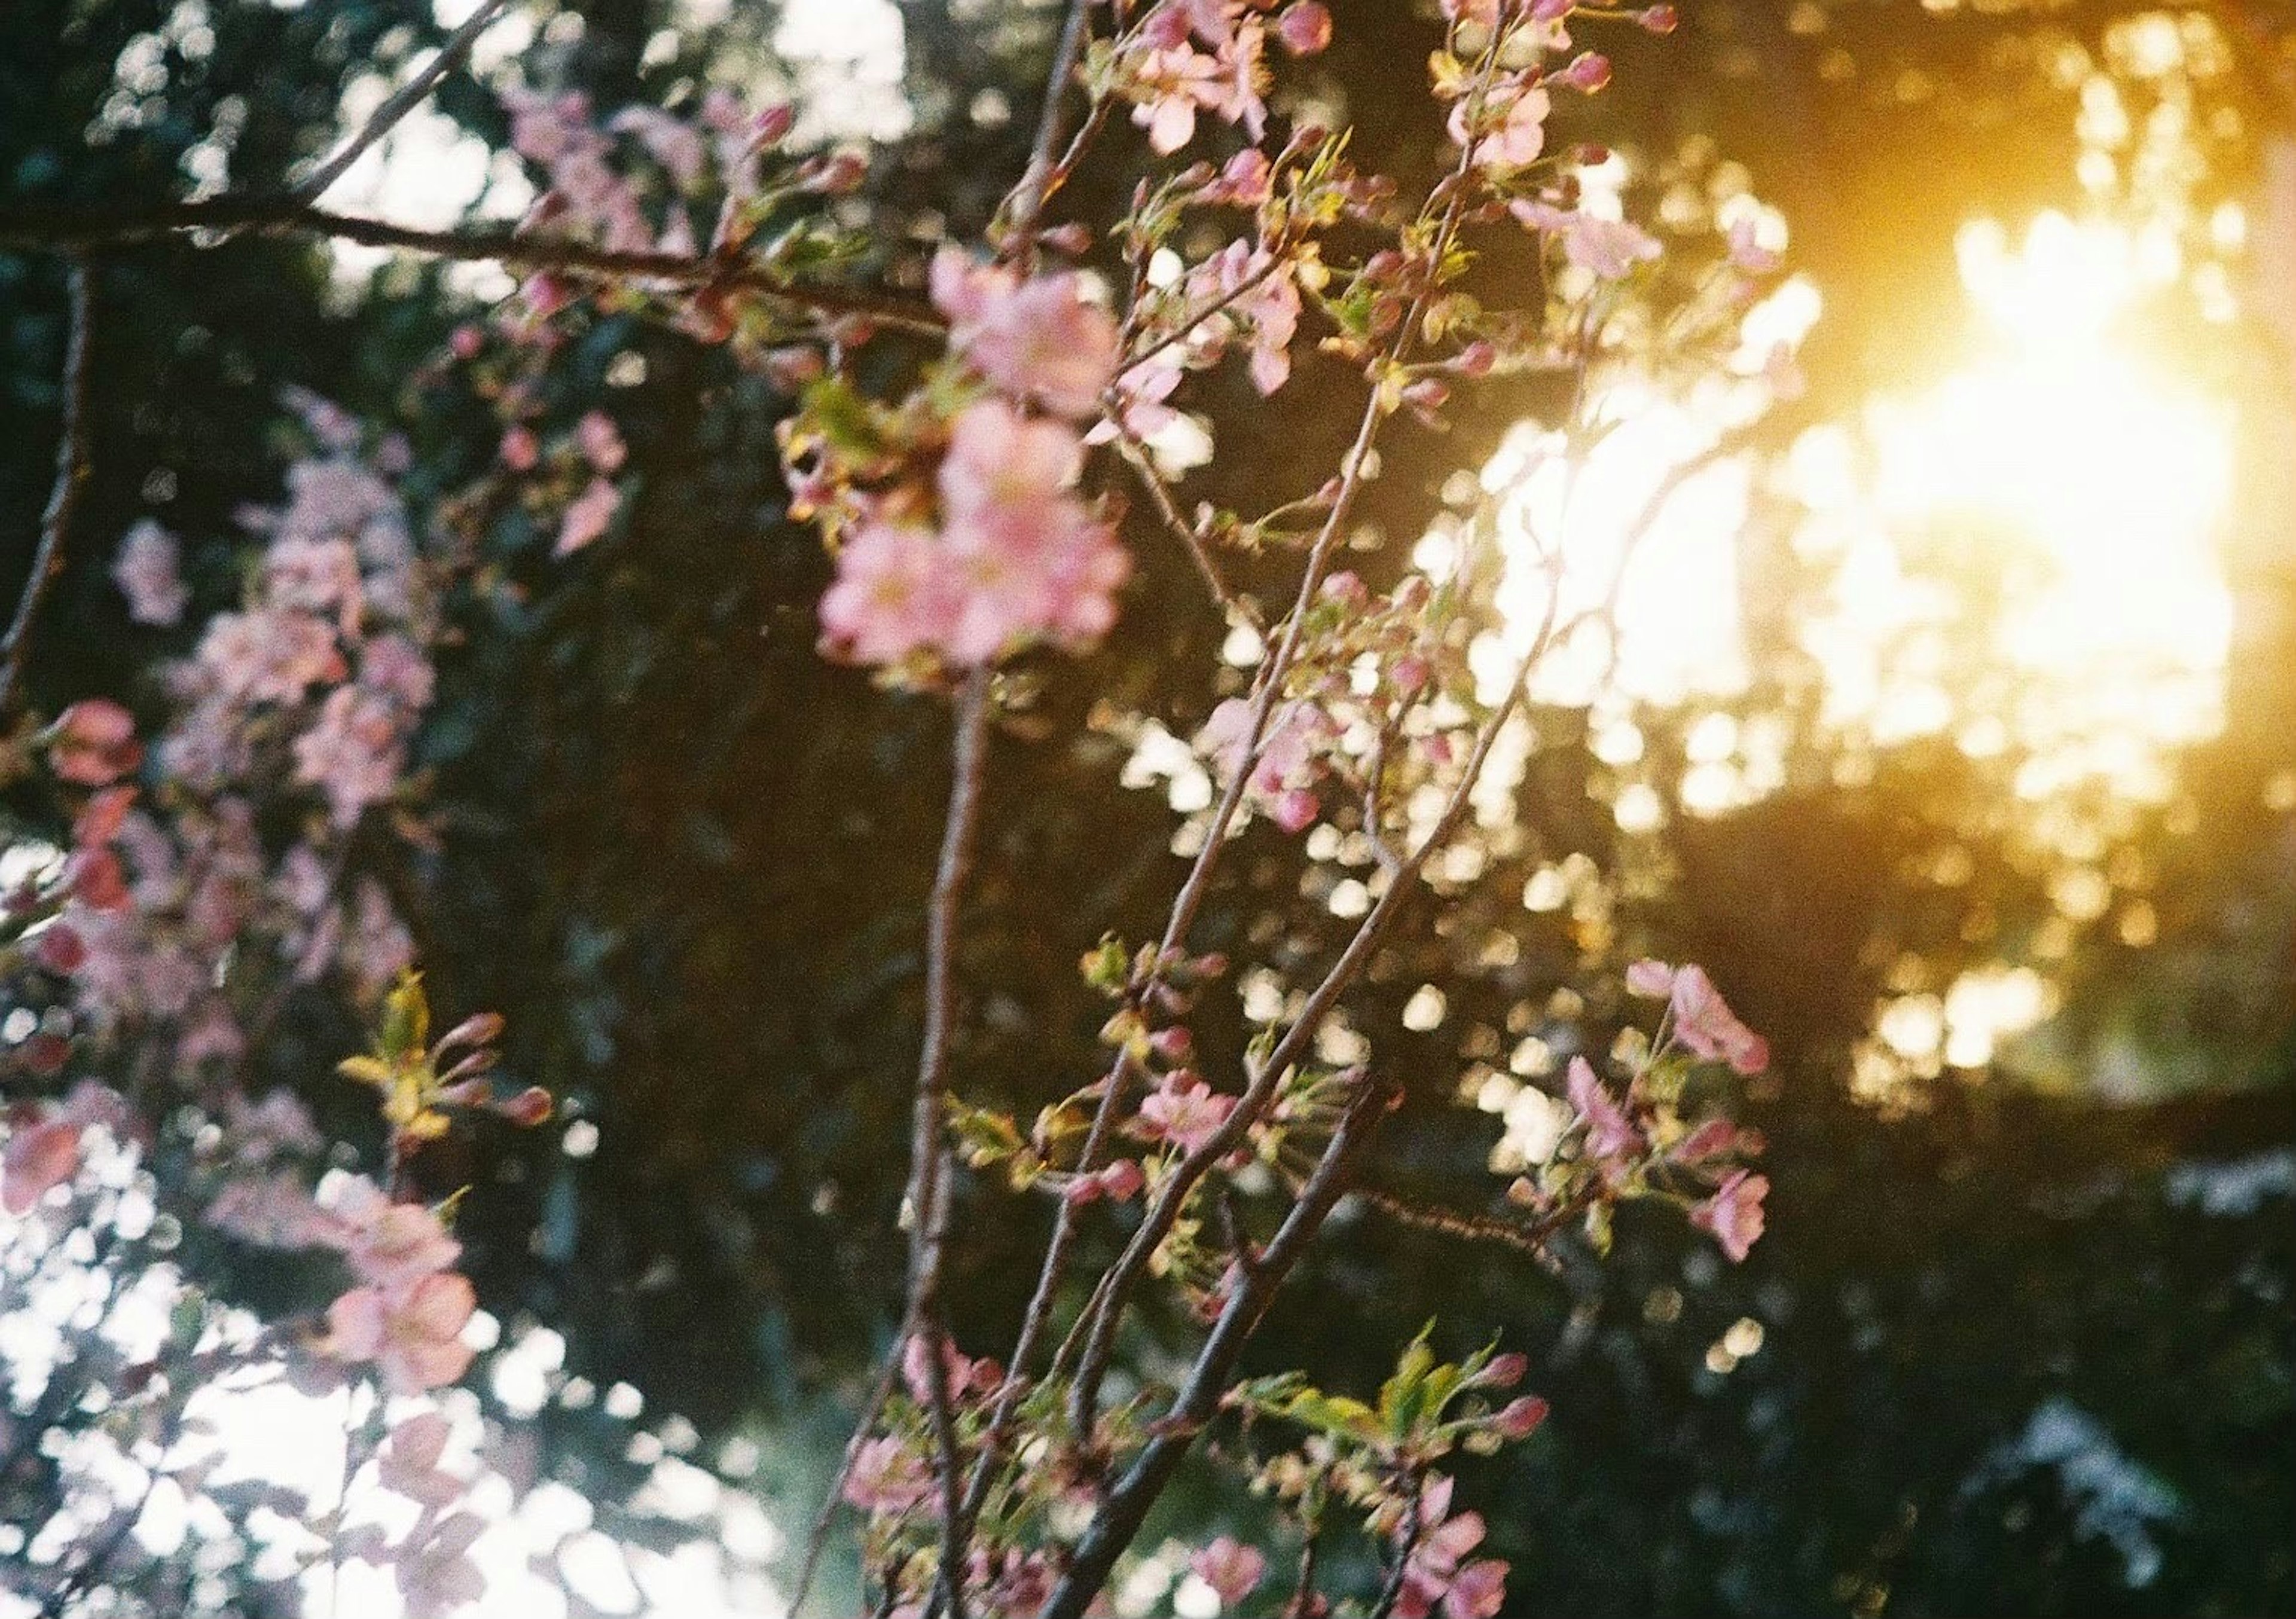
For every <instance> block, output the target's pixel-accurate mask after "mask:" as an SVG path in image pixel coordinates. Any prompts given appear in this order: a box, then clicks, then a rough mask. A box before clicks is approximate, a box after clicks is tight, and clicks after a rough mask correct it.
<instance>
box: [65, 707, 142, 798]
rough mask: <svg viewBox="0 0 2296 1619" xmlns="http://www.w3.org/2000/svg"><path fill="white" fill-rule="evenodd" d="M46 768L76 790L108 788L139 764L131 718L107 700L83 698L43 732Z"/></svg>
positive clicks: (139, 745)
mask: <svg viewBox="0 0 2296 1619" xmlns="http://www.w3.org/2000/svg"><path fill="white" fill-rule="evenodd" d="M47 742H48V765H49V768H51V769H52V770H53V771H54V772H55V773H56V775H57V777H58V778H59V779H60V780H62V781H70V782H71V783H72V784H73V785H75V786H78V787H109V786H110V785H111V783H112V782H114V781H118V780H119V778H120V777H122V776H124V775H126V774H127V773H128V772H129V771H132V770H134V769H135V766H136V765H139V764H141V763H142V762H143V744H142V743H140V742H138V741H137V740H135V715H132V714H130V713H128V712H127V709H125V708H123V707H120V706H119V704H118V703H115V702H113V701H112V700H111V699H109V698H103V697H90V698H83V699H80V700H79V701H78V702H76V703H74V704H73V705H72V706H71V707H69V708H67V709H65V710H64V711H63V712H62V713H61V714H60V715H57V716H56V722H55V724H53V725H51V726H50V727H49V728H48V731H47Z"/></svg>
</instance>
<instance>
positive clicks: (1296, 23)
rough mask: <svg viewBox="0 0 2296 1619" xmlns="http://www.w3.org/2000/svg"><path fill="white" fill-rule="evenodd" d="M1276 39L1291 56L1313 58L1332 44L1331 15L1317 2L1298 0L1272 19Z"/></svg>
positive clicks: (1314, 0) (1317, 0)
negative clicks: (1281, 42) (1280, 41)
mask: <svg viewBox="0 0 2296 1619" xmlns="http://www.w3.org/2000/svg"><path fill="white" fill-rule="evenodd" d="M1275 37H1276V38H1278V39H1280V40H1282V41H1283V48H1284V49H1285V50H1287V51H1289V52H1291V53H1292V55H1294V56H1313V55H1315V54H1316V53H1317V52H1319V51H1321V50H1323V49H1324V47H1326V46H1327V45H1330V44H1331V43H1332V13H1331V12H1328V11H1325V10H1324V7H1323V6H1322V4H1319V0H1300V4H1297V5H1293V6H1291V7H1288V8H1287V9H1286V10H1285V11H1284V12H1283V15H1282V16H1281V17H1278V18H1277V19H1276V20H1275Z"/></svg>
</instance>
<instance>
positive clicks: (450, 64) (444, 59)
mask: <svg viewBox="0 0 2296 1619" xmlns="http://www.w3.org/2000/svg"><path fill="white" fill-rule="evenodd" d="M509 4H510V0H486V4H483V5H481V6H480V7H479V9H478V10H477V11H475V12H471V14H470V16H469V17H468V18H467V19H465V20H464V21H463V26H462V27H460V28H458V29H455V31H454V33H453V34H451V35H450V36H448V37H447V43H446V44H445V45H441V46H439V53H438V54H437V55H436V56H433V57H432V58H431V59H430V61H427V62H425V63H424V64H423V66H422V71H421V72H419V73H417V74H416V75H415V76H414V78H410V79H408V80H407V81H406V83H405V84H404V85H401V86H399V87H398V90H396V91H395V92H393V93H392V94H391V95H390V97H389V99H388V100H386V101H385V102H383V103H382V105H381V106H380V107H377V108H376V109H375V110H374V115H373V117H372V118H370V119H367V121H366V122H365V124H364V125H362V126H361V127H360V128H359V130H358V132H357V134H356V135H352V136H351V137H350V138H349V139H348V140H347V141H345V142H344V143H342V144H341V145H340V146H338V147H336V148H335V150H334V151H332V152H331V153H329V154H328V156H327V157H326V158H325V159H324V160H323V161H322V162H321V163H320V164H319V166H318V167H317V168H315V169H313V170H312V171H311V172H310V173H309V174H308V175H306V176H304V177H303V178H302V179H301V180H300V181H299V182H297V184H296V185H295V189H294V195H295V196H296V197H297V198H298V199H299V200H302V201H305V202H316V201H317V200H319V198H320V197H321V196H322V195H324V193H325V192H326V190H327V188H328V187H329V186H331V185H332V184H334V183H335V182H336V181H338V180H340V179H341V178H342V177H343V176H344V174H345V173H346V172H348V170H349V168H350V166H351V165H352V164H354V163H356V162H357V161H358V160H359V159H360V158H361V157H363V156H364V155H365V153H366V151H368V149H369V148H371V147H372V146H373V144H374V143H376V142H377V141H380V140H381V139H382V137H383V136H384V135H389V133H390V132H391V130H393V129H394V128H396V127H398V125H399V124H400V123H401V122H402V121H403V120H404V119H406V115H407V114H408V113H410V112H412V111H414V110H415V109H416V108H417V107H419V106H421V105H422V103H423V102H426V101H429V100H430V92H431V91H433V90H435V89H437V88H438V87H439V80H441V79H443V78H446V77H447V75H448V74H449V73H452V72H453V71H454V70H455V69H457V68H459V67H461V66H462V65H463V61H465V60H466V59H468V57H469V56H470V54H471V46H472V45H476V44H478V42H479V36H480V34H482V33H484V32H486V30H487V29H488V26H489V25H491V24H492V23H493V21H494V20H495V19H496V18H497V17H499V16H501V15H502V13H503V12H504V9H506V8H507V7H508V6H509Z"/></svg>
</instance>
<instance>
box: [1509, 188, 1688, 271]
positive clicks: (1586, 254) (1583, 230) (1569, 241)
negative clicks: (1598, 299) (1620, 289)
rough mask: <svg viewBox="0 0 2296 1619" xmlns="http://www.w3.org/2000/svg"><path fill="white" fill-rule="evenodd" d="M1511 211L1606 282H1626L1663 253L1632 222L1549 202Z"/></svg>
mask: <svg viewBox="0 0 2296 1619" xmlns="http://www.w3.org/2000/svg"><path fill="white" fill-rule="evenodd" d="M1508 209H1509V211H1510V212H1512V213H1513V215H1514V217H1516V218H1518V219H1520V220H1521V221H1522V222H1523V224H1525V225H1529V227H1530V228H1531V229H1532V230H1535V231H1538V232H1540V233H1544V234H1546V235H1550V236H1554V237H1557V238H1559V239H1560V240H1561V241H1562V257H1563V258H1564V259H1565V260H1566V261H1567V262H1569V263H1570V264H1571V265H1574V266H1577V267H1578V268H1579V269H1581V270H1584V271H1586V272H1587V274H1590V275H1593V276H1595V277H1596V278H1597V279H1599V280H1602V281H1624V280H1625V279H1626V278H1627V277H1628V276H1629V275H1632V274H1634V273H1635V266H1637V265H1644V264H1648V263H1650V262H1651V261H1652V260H1653V259H1655V258H1658V257H1659V256H1660V254H1661V251H1662V249H1661V248H1660V246H1659V242H1658V238H1657V237H1655V236H1652V234H1651V233H1649V232H1648V231H1645V230H1644V229H1643V228H1642V227H1641V226H1640V225H1636V224H1634V223H1633V222H1632V221H1631V220H1626V219H1604V218H1601V217H1597V216H1595V215H1593V214H1588V213H1583V212H1579V211H1578V210H1575V209H1559V208H1555V207H1554V206H1553V205H1552V204H1549V203H1545V202H1529V201H1519V202H1513V203H1510V204H1508Z"/></svg>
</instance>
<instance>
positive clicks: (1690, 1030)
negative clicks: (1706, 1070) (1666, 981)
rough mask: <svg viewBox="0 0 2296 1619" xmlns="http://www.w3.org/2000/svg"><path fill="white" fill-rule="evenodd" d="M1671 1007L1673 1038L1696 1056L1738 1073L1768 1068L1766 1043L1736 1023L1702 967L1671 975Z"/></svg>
mask: <svg viewBox="0 0 2296 1619" xmlns="http://www.w3.org/2000/svg"><path fill="white" fill-rule="evenodd" d="M1671 1005H1672V1007H1673V1010H1674V1033H1675V1037H1676V1038H1677V1039H1678V1040H1679V1041H1681V1042H1682V1043H1683V1044H1684V1045H1685V1046H1688V1047H1689V1048H1690V1049H1691V1051H1693V1052H1694V1053H1695V1054H1696V1055H1698V1056H1700V1057H1702V1058H1704V1059H1707V1060H1708V1061H1710V1062H1713V1061H1721V1062H1726V1063H1728V1064H1729V1065H1730V1066H1731V1067H1733V1068H1734V1069H1736V1070H1737V1071H1738V1072H1739V1073H1741V1074H1759V1073H1760V1072H1761V1071H1762V1070H1763V1069H1764V1068H1767V1067H1769V1066H1770V1045H1769V1042H1767V1040H1764V1039H1763V1038H1762V1037H1761V1036H1760V1035H1759V1034H1756V1033H1754V1031H1753V1030H1751V1029H1750V1028H1748V1027H1747V1026H1745V1025H1744V1024H1743V1023H1741V1022H1740V1021H1739V1020H1738V1015H1737V1014H1736V1013H1735V1012H1734V1011H1732V1010H1730V1008H1729V1006H1728V1004H1727V1003H1726V1002H1724V1000H1723V999H1722V992H1721V991H1719V990H1718V989H1716V988H1715V987H1714V980H1713V979H1711V978H1710V977H1707V976H1706V969H1704V968H1702V967H1694V966H1693V967H1685V968H1684V969H1681V970H1680V971H1679V972H1677V973H1676V974H1675V976H1674V990H1673V994H1672V997H1671Z"/></svg>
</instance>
